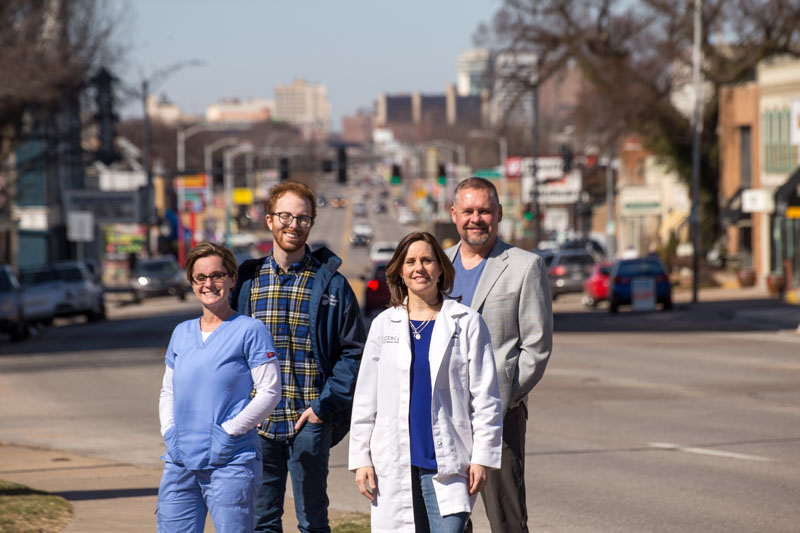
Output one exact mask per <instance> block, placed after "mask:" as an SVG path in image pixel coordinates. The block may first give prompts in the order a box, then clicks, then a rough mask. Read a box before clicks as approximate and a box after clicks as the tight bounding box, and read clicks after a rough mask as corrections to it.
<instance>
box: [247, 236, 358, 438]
mask: <svg viewBox="0 0 800 533" xmlns="http://www.w3.org/2000/svg"><path fill="white" fill-rule="evenodd" d="M312 255H313V256H314V257H315V258H316V259H317V260H318V261H319V262H320V263H321V266H320V268H319V270H318V271H317V275H316V277H315V278H314V285H313V286H312V288H311V302H310V316H309V321H310V324H311V328H310V331H311V348H312V352H313V354H314V360H315V361H316V363H317V368H319V371H320V373H321V375H322V389H321V390H320V395H319V398H317V399H316V400H314V401H313V402H311V408H312V409H313V410H314V414H316V415H317V416H318V417H320V418H321V419H322V420H323V421H324V422H327V423H330V424H332V425H333V444H336V443H337V442H339V441H340V440H341V439H342V438H343V437H344V436H345V435H346V434H347V431H348V430H349V428H350V411H351V409H352V406H353V392H354V390H355V388H356V378H357V377H358V367H359V365H360V364H361V353H362V352H363V351H364V342H365V341H366V333H365V332H364V324H363V322H362V321H361V311H360V309H359V307H358V300H356V295H355V294H354V293H353V289H352V288H351V287H350V284H349V283H348V282H347V279H345V277H344V276H343V275H342V274H340V273H339V272H337V270H338V269H339V266H341V264H342V260H341V259H339V258H338V257H337V256H336V254H334V253H333V252H331V251H330V250H328V249H327V248H320V249H318V250H315V251H314V252H312ZM265 259H266V258H265V257H262V258H260V259H248V260H247V261H245V262H243V263H242V264H241V265H239V274H238V276H237V279H236V287H235V288H234V290H233V292H232V293H231V306H232V307H234V308H235V309H236V310H237V311H238V312H239V313H241V314H243V315H247V316H252V309H251V306H250V290H251V288H252V285H253V277H255V276H256V275H257V274H258V271H259V270H261V265H263V264H264V260H265Z"/></svg>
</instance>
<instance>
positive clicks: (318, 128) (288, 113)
mask: <svg viewBox="0 0 800 533" xmlns="http://www.w3.org/2000/svg"><path fill="white" fill-rule="evenodd" d="M275 115H276V118H278V119H279V120H284V121H286V122H289V123H290V124H293V125H295V126H297V127H299V128H300V130H301V131H302V132H303V136H304V137H306V138H311V137H324V136H326V135H327V134H328V132H329V131H330V128H331V104H330V101H328V91H327V89H326V88H325V86H324V85H312V84H310V83H308V82H307V81H306V80H303V79H299V78H295V79H294V80H292V83H291V85H276V86H275Z"/></svg>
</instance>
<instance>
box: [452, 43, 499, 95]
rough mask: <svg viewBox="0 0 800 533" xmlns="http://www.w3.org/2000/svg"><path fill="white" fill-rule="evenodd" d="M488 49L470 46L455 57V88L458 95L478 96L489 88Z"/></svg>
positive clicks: (489, 64) (489, 65)
mask: <svg viewBox="0 0 800 533" xmlns="http://www.w3.org/2000/svg"><path fill="white" fill-rule="evenodd" d="M490 57H491V56H490V54H489V50H486V49H483V48H470V49H468V50H464V51H463V52H461V53H460V54H458V59H456V73H457V74H456V89H457V90H458V96H479V95H480V94H481V92H483V91H484V90H488V89H489V75H490V72H491V71H490V67H491V63H490Z"/></svg>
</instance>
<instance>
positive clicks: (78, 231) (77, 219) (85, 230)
mask: <svg viewBox="0 0 800 533" xmlns="http://www.w3.org/2000/svg"><path fill="white" fill-rule="evenodd" d="M67 240H68V241H72V242H92V241H93V240H94V214H92V212H91V211H67Z"/></svg>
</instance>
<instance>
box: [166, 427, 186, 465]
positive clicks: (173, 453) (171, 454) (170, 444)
mask: <svg viewBox="0 0 800 533" xmlns="http://www.w3.org/2000/svg"><path fill="white" fill-rule="evenodd" d="M164 444H165V445H166V447H167V453H166V455H164V456H163V457H162V459H164V460H165V461H167V460H169V461H172V462H173V463H176V464H182V463H183V460H182V459H181V453H180V450H179V448H178V426H175V425H173V426H172V427H170V428H169V429H168V430H167V431H166V432H165V433H164Z"/></svg>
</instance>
